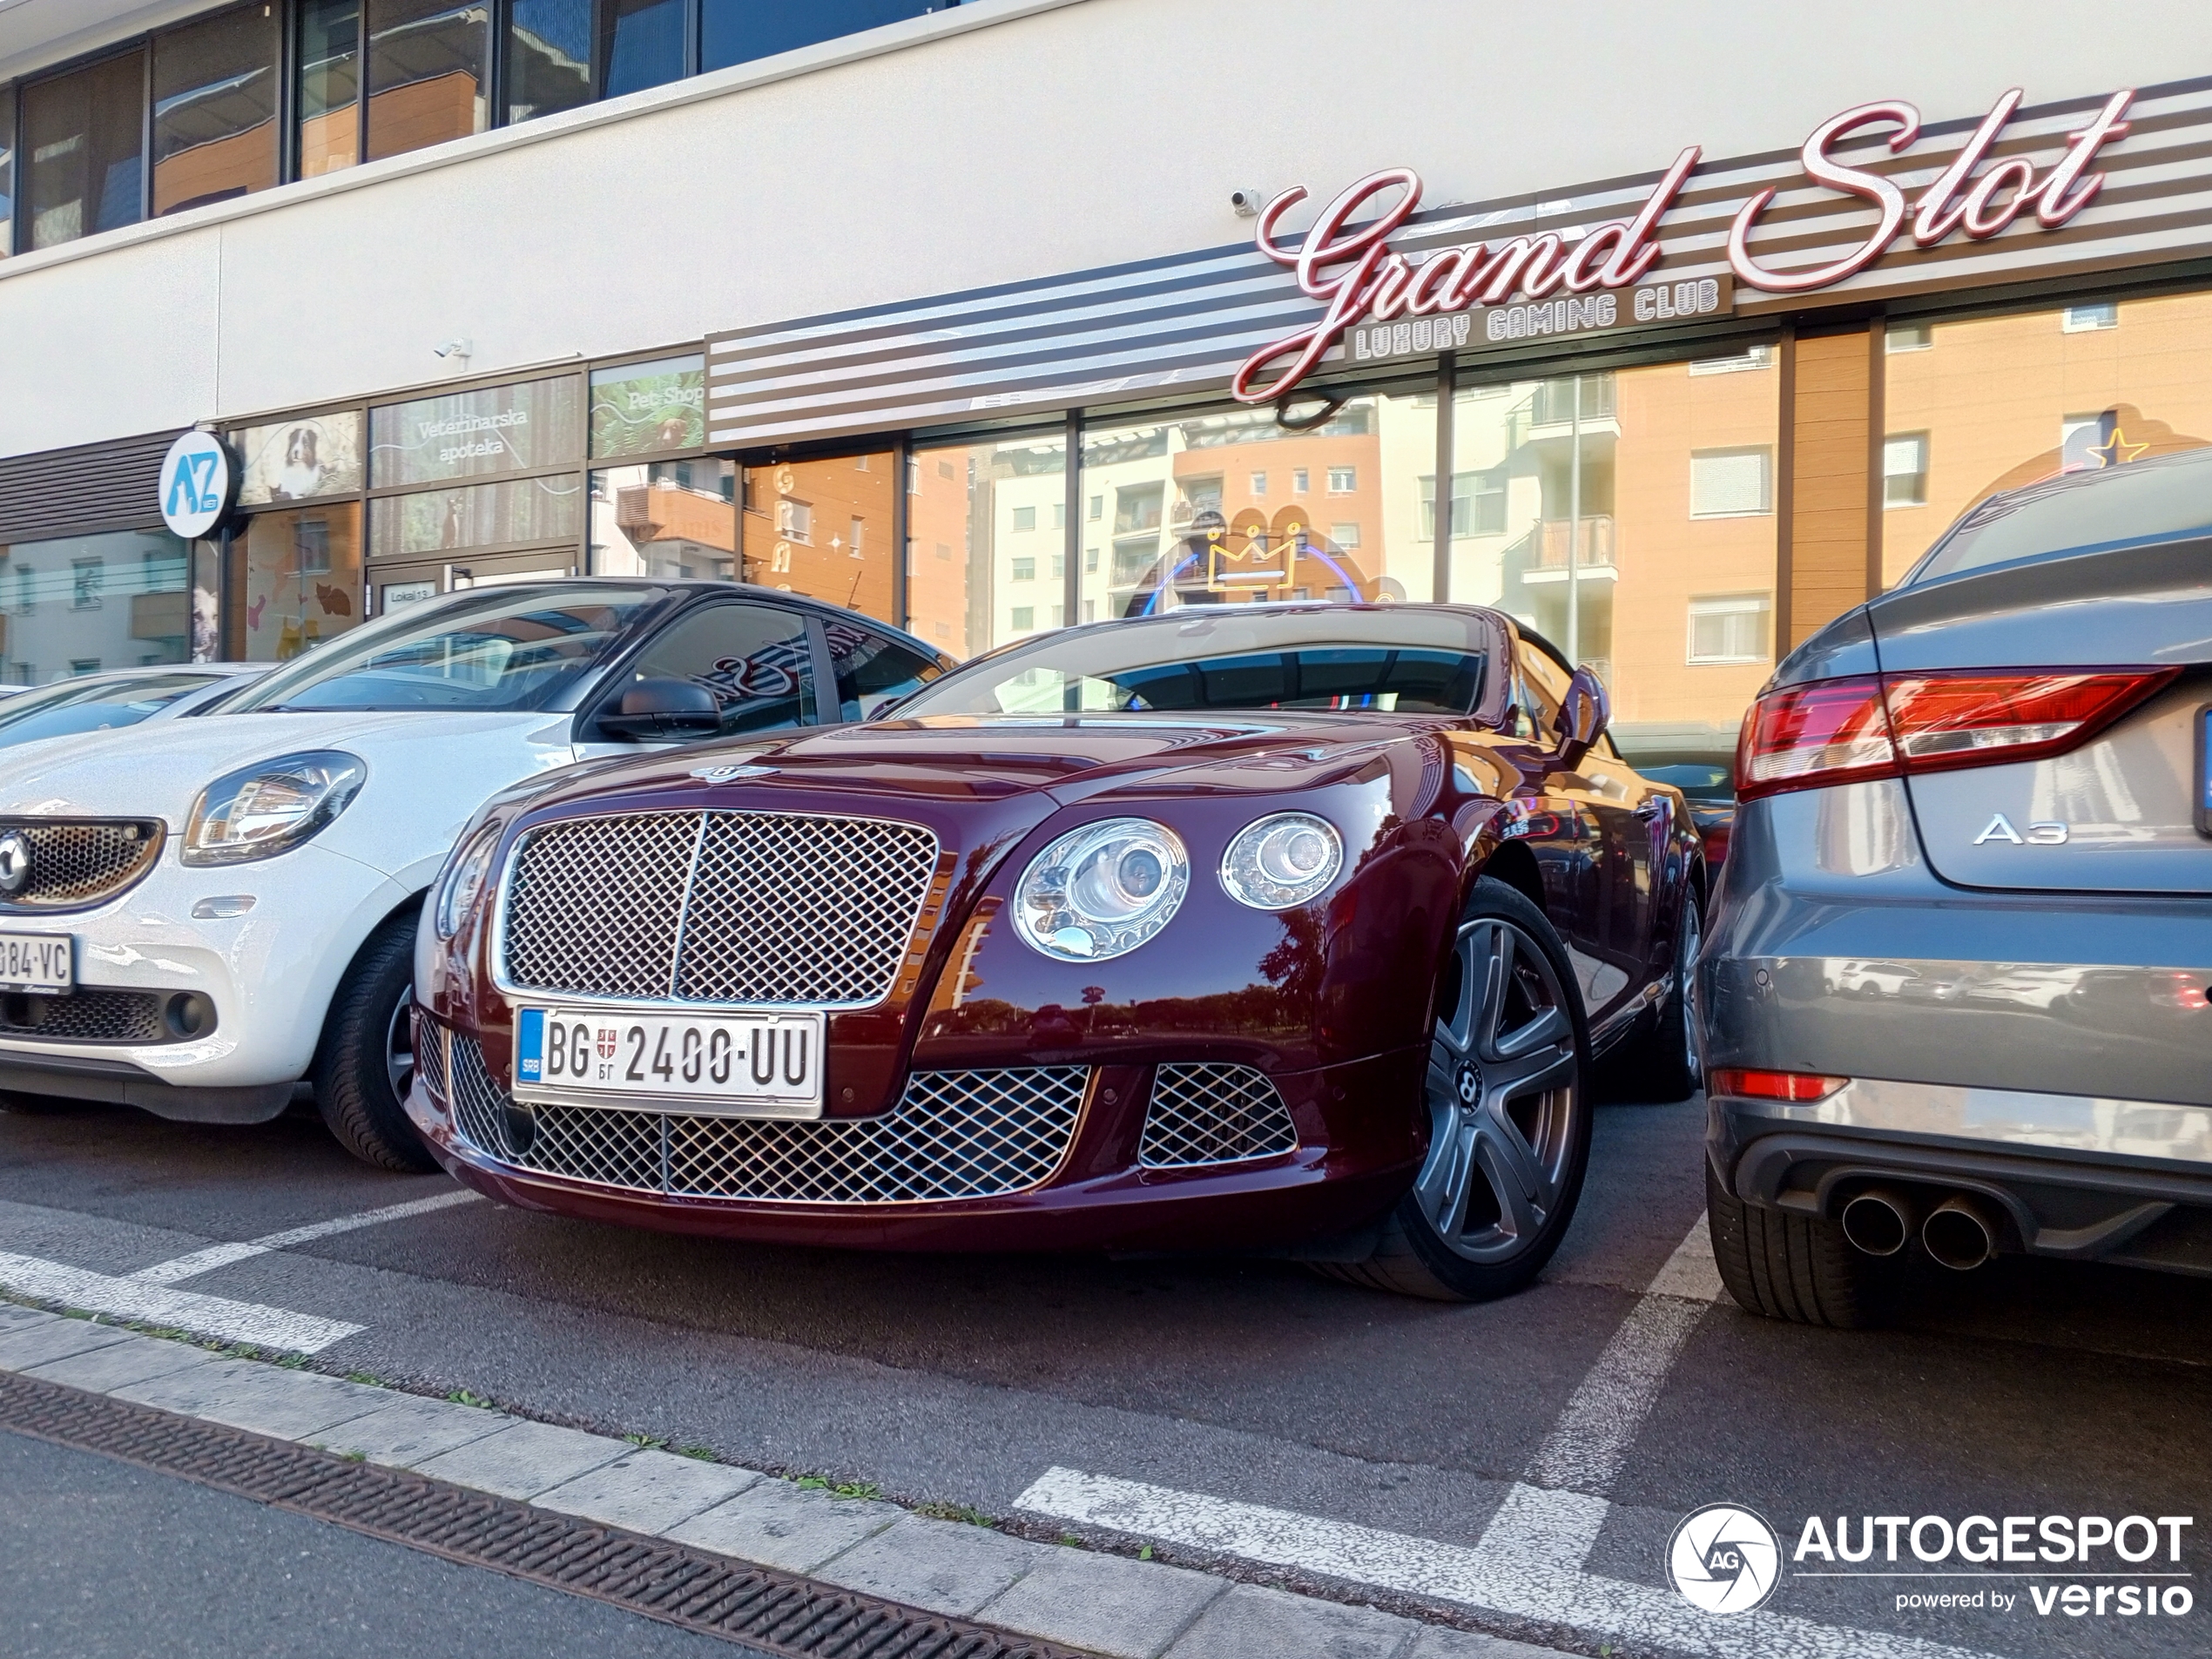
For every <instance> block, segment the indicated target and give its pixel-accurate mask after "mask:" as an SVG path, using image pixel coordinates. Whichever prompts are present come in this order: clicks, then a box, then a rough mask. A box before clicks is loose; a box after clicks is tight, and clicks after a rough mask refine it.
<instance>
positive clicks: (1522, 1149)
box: [1317, 876, 1590, 1302]
mask: <svg viewBox="0 0 2212 1659" xmlns="http://www.w3.org/2000/svg"><path fill="white" fill-rule="evenodd" d="M1436 1008H1437V1019H1436V1027H1435V1035H1434V1036H1433V1039H1432V1041H1431V1044H1430V1053H1429V1063H1428V1070H1427V1078H1426V1085H1425V1100H1424V1105H1425V1106H1426V1109H1427V1112H1428V1115H1429V1120H1430V1140H1429V1150H1428V1155H1427V1157H1426V1159H1425V1160H1424V1161H1423V1163H1422V1165H1421V1170H1420V1174H1419V1175H1418V1176H1416V1177H1414V1181H1413V1187H1412V1189H1411V1190H1408V1191H1407V1192H1406V1196H1405V1197H1402V1198H1401V1199H1399V1202H1398V1204H1397V1205H1396V1207H1395V1208H1394V1209H1393V1210H1392V1211H1391V1212H1390V1214H1389V1216H1388V1217H1386V1219H1385V1221H1384V1223H1383V1226H1382V1231H1381V1234H1380V1236H1379V1238H1378V1240H1377V1242H1376V1244H1375V1248H1374V1251H1373V1254H1372V1255H1371V1256H1370V1257H1368V1258H1367V1259H1366V1260H1365V1261H1361V1262H1353V1263H1328V1264H1317V1265H1319V1266H1320V1268H1321V1271H1324V1272H1326V1273H1328V1274H1330V1275H1332V1277H1334V1278H1342V1279H1345V1280H1347V1281H1348V1282H1350V1283H1352V1284H1355V1285H1367V1286H1369V1287H1370V1288H1372V1289H1374V1290H1380V1291H1397V1292H1399V1293H1400V1294H1402V1295H1406V1296H1419V1297H1425V1298H1429V1299H1430V1300H1433V1301H1440V1302H1481V1301H1488V1300H1490V1299H1491V1298H1494V1297H1500V1296H1506V1295H1509V1294H1511V1293H1512V1292H1513V1291H1517V1290H1520V1289H1521V1287H1522V1286H1523V1285H1527V1284H1528V1283H1529V1281H1530V1280H1532V1279H1534V1278H1535V1277H1536V1275H1537V1273H1538V1272H1539V1271H1541V1269H1542V1267H1543V1265H1544V1264H1545V1263H1546V1262H1548V1261H1549V1260H1550V1259H1551V1255H1552V1252H1553V1251H1554V1250H1556V1249H1558V1248H1559V1241H1560V1239H1561V1238H1563V1237H1564V1236H1565V1235H1566V1232H1567V1229H1568V1224H1570V1223H1571V1222H1572V1221H1573V1220H1574V1218H1575V1204H1576V1202H1577V1201H1578V1200H1579V1199H1580V1198H1581V1191H1582V1176H1583V1173H1584V1171H1585V1170H1587V1168H1588V1164H1589V1152H1590V1103H1589V1099H1588V1092H1587V1091H1586V1089H1584V1087H1583V1083H1584V1080H1585V1078H1586V1077H1587V1076H1588V1073H1589V1041H1590V1039H1589V1026H1588V1020H1587V1019H1586V1018H1585V1016H1584V1014H1583V1009H1582V1000H1581V995H1580V994H1579V993H1578V991H1577V989H1576V987H1575V974H1574V969H1573V967H1572V965H1571V964H1570V963H1569V961H1568V955H1567V948H1566V947H1565V946H1564V945H1562V944H1561V942H1560V939H1559V935H1558V934H1557V933H1556V932H1555V931H1554V929H1553V927H1552V925H1551V923H1550V922H1548V921H1546V920H1545V919H1544V914H1543V913H1542V912H1541V910H1539V909H1537V908H1536V907H1535V906H1534V905H1533V904H1531V903H1530V902H1529V901H1528V900H1527V899H1525V898H1523V897H1522V896H1521V894H1519V893H1518V892H1516V891H1515V890H1514V889H1513V888H1512V887H1507V885H1506V884H1505V883H1504V882H1502V881H1500V880H1495V879H1494V878H1491V877H1488V876H1485V877H1483V878H1482V879H1480V880H1478V881H1477V882H1476V883H1475V887H1474V894H1473V896H1472V897H1471V898H1470V899H1469V900H1468V902H1467V908H1466V910H1465V911H1464V912H1463V913H1462V914H1461V915H1460V927H1459V933H1458V935H1457V936H1456V938H1455V939H1454V941H1453V949H1452V954H1451V957H1450V959H1449V960H1448V961H1447V962H1446V964H1445V968H1444V972H1443V974H1442V976H1441V978H1440V981H1439V983H1438V986H1437V993H1436Z"/></svg>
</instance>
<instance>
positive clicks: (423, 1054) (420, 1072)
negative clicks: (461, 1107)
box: [412, 1008, 453, 1102]
mask: <svg viewBox="0 0 2212 1659" xmlns="http://www.w3.org/2000/svg"><path fill="white" fill-rule="evenodd" d="M412 1017H413V1018H414V1021H415V1049H414V1052H415V1073H416V1075H417V1076H420V1077H421V1079H422V1082H423V1084H424V1086H425V1087H427V1088H428V1089H429V1091H430V1092H431V1093H432V1094H434V1095H435V1096H437V1097H438V1098H439V1099H440V1100H442V1101H448V1102H450V1101H451V1100H452V1098H453V1096H452V1091H451V1090H449V1089H448V1088H447V1087H446V1028H445V1027H443V1026H442V1025H440V1024H439V1023H438V1022H436V1021H435V1020H433V1019H431V1018H429V1017H428V1015H425V1014H424V1013H423V1012H422V1010H421V1008H416V1009H415V1011H414V1015H413V1016H412Z"/></svg>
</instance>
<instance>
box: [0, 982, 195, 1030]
mask: <svg viewBox="0 0 2212 1659" xmlns="http://www.w3.org/2000/svg"><path fill="white" fill-rule="evenodd" d="M163 1001H164V998H163V997H162V995H161V994H160V993H159V992H158V991H94V990H87V989H84V988H82V987H79V988H78V989H77V990H75V991H72V992H71V993H70V994H69V995H67V996H26V995H21V994H20V993H11V994H10V995H5V996H0V1037H15V1038H18V1039H29V1040H30V1041H32V1042H164V1041H165V1040H166V1039H167V1038H168V1036H169V1035H170V1033H169V1027H168V1022H166V1021H165V1020H164V1019H163V1018H162V1017H161V1004H162V1002H163Z"/></svg>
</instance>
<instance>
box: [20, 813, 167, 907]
mask: <svg viewBox="0 0 2212 1659" xmlns="http://www.w3.org/2000/svg"><path fill="white" fill-rule="evenodd" d="M164 833H165V831H164V826H163V825H162V823H161V821H160V820H159V819H143V818H129V819H51V818H29V819H24V818H17V819H0V843H4V842H5V841H7V840H8V839H9V838H10V837H20V838H21V840H22V853H23V856H24V863H25V864H26V865H27V867H28V868H27V870H26V872H25V874H24V881H23V885H22V886H21V887H18V888H17V890H16V891H15V892H13V893H0V909H8V910H68V909H78V908H82V907H84V906H87V905H95V904H100V903H103V902H105V900H109V899H112V898H114V897H115V896H116V894H119V893H121V892H123V891H125V889H126V888H128V887H132V886H134V885H135V884H136V883H138V881H139V880H142V879H144V877H145V873H146V872H147V871H149V870H151V869H152V868H153V862H154V860H156V859H157V858H158V857H160V856H161V841H162V836H163V834H164Z"/></svg>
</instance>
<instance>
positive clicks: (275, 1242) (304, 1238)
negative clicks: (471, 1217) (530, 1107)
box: [129, 1190, 477, 1285]
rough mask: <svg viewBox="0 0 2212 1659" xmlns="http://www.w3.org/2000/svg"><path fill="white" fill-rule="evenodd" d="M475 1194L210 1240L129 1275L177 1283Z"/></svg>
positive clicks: (440, 1196) (460, 1192)
mask: <svg viewBox="0 0 2212 1659" xmlns="http://www.w3.org/2000/svg"><path fill="white" fill-rule="evenodd" d="M476 1197H477V1195H476V1194H475V1193H473V1192H469V1191H464V1190H455V1191H452V1192H441V1193H439V1194H438V1195H437V1196H436V1197H429V1198H415V1199H413V1200H411V1201H410V1202H408V1203H407V1204H386V1205H385V1206H384V1207H383V1208H382V1209H381V1210H363V1211H359V1212H357V1213H355V1214H354V1215H350V1216H339V1217H334V1218H333V1219H332V1220H329V1221H311V1222H309V1223H308V1224H307V1225H306V1226H304V1227H293V1228H290V1229H288V1230H287V1231H284V1232H280V1233H270V1234H269V1235H267V1237H266V1238H255V1239H251V1240H249V1241H248V1242H246V1243H245V1244H210V1245H208V1246H207V1248H206V1249H205V1250H195V1251H192V1252H191V1253H190V1254H189V1255H185V1256H177V1257H172V1258H171V1259H170V1260H168V1261H165V1262H156V1263H155V1264H153V1265H152V1266H151V1267H141V1268H140V1269H139V1270H138V1271H137V1272H135V1273H132V1274H131V1275H130V1276H129V1277H131V1278H133V1279H136V1280H138V1282H139V1283H141V1284H145V1285H174V1284H176V1283H178V1282H179V1280H182V1279H188V1278H198V1277H199V1275H200V1274H202V1273H212V1272H213V1271H215V1270H216V1269H217V1268H219V1267H227V1266H229V1265H230V1264H232V1263H233V1262H242V1261H246V1260H249V1259H251V1258H253V1257H255V1256H266V1255H267V1254H268V1253H269V1252H270V1251H273V1250H288V1249H290V1248H291V1247H292V1246H293V1245H294V1244H309V1243H312V1242H313V1241H314V1240H315V1239H318V1238H329V1237H330V1236H331V1235H332V1234H333V1233H349V1232H352V1231H354V1230H355V1229H356V1228H360V1227H374V1226H376V1225H378V1224H380V1223H382V1222H387V1221H401V1220H404V1219H405V1218H406V1217H409V1216H427V1215H428V1214H430V1213H431V1212H432V1211H437V1210H450V1209H452V1208H453V1206H454V1205H455V1204H473V1203H475V1200H476Z"/></svg>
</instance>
